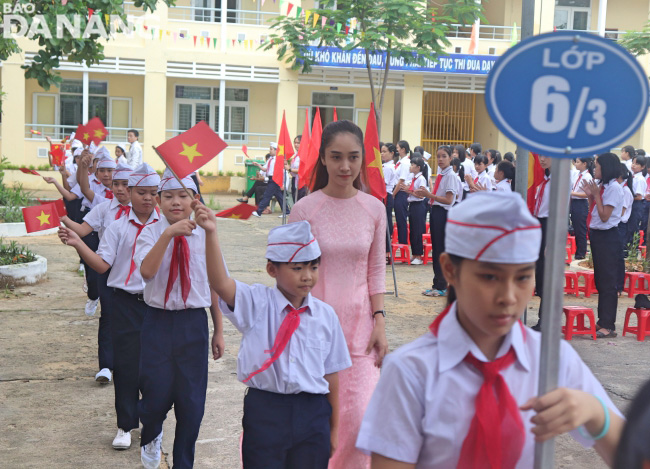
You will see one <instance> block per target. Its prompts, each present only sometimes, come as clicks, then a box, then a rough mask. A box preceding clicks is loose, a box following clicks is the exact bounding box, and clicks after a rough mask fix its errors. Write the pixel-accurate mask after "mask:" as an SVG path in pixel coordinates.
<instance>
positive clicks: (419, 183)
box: [406, 173, 428, 202]
mask: <svg viewBox="0 0 650 469" xmlns="http://www.w3.org/2000/svg"><path fill="white" fill-rule="evenodd" d="M411 174H412V176H411V180H410V181H409V183H408V184H409V185H408V187H409V188H410V187H411V183H412V182H413V180H414V179H415V183H414V184H413V191H416V190H418V189H419V188H420V187H423V186H424V187H428V186H427V180H426V179H424V176H422V173H417V174H413V173H411ZM406 200H408V201H409V202H421V201H422V200H424V197H416V196H414V195H409V196H408V199H406Z"/></svg>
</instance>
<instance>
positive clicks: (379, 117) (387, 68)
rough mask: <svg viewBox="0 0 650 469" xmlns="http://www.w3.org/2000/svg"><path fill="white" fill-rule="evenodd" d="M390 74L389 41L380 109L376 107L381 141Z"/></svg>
mask: <svg viewBox="0 0 650 469" xmlns="http://www.w3.org/2000/svg"><path fill="white" fill-rule="evenodd" d="M389 72H390V40H389V41H388V49H387V50H386V66H385V68H384V77H383V79H382V81H381V92H380V94H379V108H377V106H375V117H376V118H377V133H378V134H379V140H380V141H381V117H382V116H383V111H384V95H385V94H386V85H387V84H388V73H389Z"/></svg>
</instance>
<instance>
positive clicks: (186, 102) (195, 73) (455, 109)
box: [0, 0, 650, 174]
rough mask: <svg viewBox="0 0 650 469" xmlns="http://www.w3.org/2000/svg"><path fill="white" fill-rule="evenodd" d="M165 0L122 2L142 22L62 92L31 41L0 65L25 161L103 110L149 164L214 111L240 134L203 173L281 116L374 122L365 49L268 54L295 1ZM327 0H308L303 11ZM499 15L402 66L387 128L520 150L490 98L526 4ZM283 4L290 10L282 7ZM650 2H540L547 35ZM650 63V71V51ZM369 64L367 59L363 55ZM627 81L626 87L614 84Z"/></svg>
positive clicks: (2, 143) (234, 157) (429, 143)
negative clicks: (294, 60)
mask: <svg viewBox="0 0 650 469" xmlns="http://www.w3.org/2000/svg"><path fill="white" fill-rule="evenodd" d="M176 3H177V5H176V6H174V7H169V8H168V7H167V6H166V5H164V4H163V3H159V5H158V8H157V10H156V11H155V12H154V13H153V14H152V13H148V14H145V13H144V12H143V11H142V10H141V9H138V8H135V7H134V5H133V3H132V2H124V5H125V9H126V12H127V13H128V14H129V15H133V20H134V23H135V24H136V31H135V32H134V33H132V34H130V35H128V36H127V35H122V34H120V35H117V36H116V38H115V39H112V40H110V41H108V42H106V44H105V51H104V53H105V59H104V60H102V61H101V62H100V63H99V64H97V65H93V66H91V67H85V66H84V65H80V64H76V63H73V62H69V61H67V60H63V61H62V62H61V64H60V72H61V75H62V77H63V82H62V84H61V87H60V88H59V89H56V88H52V89H50V90H47V91H45V90H43V89H42V88H40V87H39V86H38V84H37V83H36V80H33V79H30V80H27V79H25V77H24V70H23V69H21V66H22V65H25V64H29V63H30V62H31V61H32V60H33V57H34V55H35V53H36V52H37V50H38V49H37V47H36V44H35V43H34V42H32V41H29V40H27V39H25V38H19V40H18V42H19V45H20V46H21V48H22V49H23V52H22V53H21V54H15V55H12V56H11V57H10V58H9V59H8V60H7V61H6V62H3V63H2V64H1V66H0V69H1V76H0V86H1V87H2V91H3V92H5V93H6V94H5V96H4V98H3V111H4V112H3V115H2V118H1V120H2V122H1V129H2V130H1V139H0V148H1V150H0V151H1V154H2V155H3V156H5V157H7V158H8V159H9V161H10V162H11V163H13V164H25V165H40V164H45V163H47V142H46V141H45V140H44V138H43V137H42V136H39V135H34V134H32V133H31V132H30V131H31V130H32V129H33V130H37V131H41V132H42V133H43V134H44V135H50V136H52V137H53V138H62V136H64V135H67V134H69V133H70V132H71V131H72V130H74V128H75V127H76V125H77V124H78V123H80V122H85V121H86V120H87V119H89V118H91V117H93V116H99V117H100V118H101V119H102V120H103V121H104V123H105V124H106V126H107V128H108V130H109V132H110V136H109V140H108V142H107V146H108V147H109V148H110V149H111V151H112V149H113V148H114V146H115V144H116V143H120V142H126V131H127V130H128V129H129V128H135V129H137V130H138V131H139V132H140V141H141V143H142V146H143V149H144V157H145V161H147V162H149V163H150V164H152V165H153V166H154V167H156V168H161V167H162V163H161V162H160V161H159V160H158V158H157V157H156V155H155V154H154V152H153V150H152V149H151V146H152V145H159V144H161V143H162V142H164V141H165V140H167V139H169V138H171V137H173V136H174V135H177V134H178V133H179V132H181V131H183V130H186V129H188V128H190V127H191V126H192V125H193V124H195V123H196V122H199V121H200V120H205V121H206V122H207V123H208V124H209V125H210V126H211V127H212V128H213V129H214V130H215V131H216V132H218V133H219V134H220V135H221V136H222V138H224V140H226V142H227V143H228V144H229V147H228V149H227V150H225V151H224V152H223V153H222V154H221V155H219V157H218V158H215V159H214V160H213V161H211V162H210V163H208V164H207V165H206V167H205V168H204V170H205V171H210V172H214V173H215V174H216V173H217V172H218V171H223V172H224V173H226V172H230V171H232V172H240V171H244V156H243V152H242V150H241V148H242V145H244V144H245V145H247V146H248V149H249V154H251V155H252V156H259V157H262V156H263V155H264V154H265V153H266V152H267V151H268V144H269V142H271V141H275V140H276V135H277V134H278V132H279V128H280V123H281V119H282V114H283V112H286V119H287V123H288V127H289V132H290V133H291V135H292V136H295V135H296V134H298V133H301V132H302V129H303V124H304V120H305V114H306V112H305V110H306V109H308V110H310V112H309V116H310V119H311V117H312V116H313V113H314V112H315V109H316V107H319V108H320V110H321V116H322V120H323V123H324V124H326V123H327V122H329V121H331V120H332V114H333V109H334V107H336V109H337V113H338V116H339V118H340V119H350V120H353V121H354V122H356V123H357V124H359V125H360V126H361V127H362V128H365V124H366V119H367V117H368V112H369V107H370V102H371V98H370V85H369V83H368V76H367V72H366V69H365V66H363V60H365V57H364V56H363V54H361V53H359V54H355V53H354V52H352V53H348V54H345V53H342V52H341V51H340V50H336V49H331V50H318V49H316V48H315V49H314V54H316V57H317V59H318V60H319V65H318V66H316V67H314V70H313V72H312V73H309V74H301V73H299V72H296V71H292V70H290V69H289V68H288V66H287V64H285V63H282V62H279V61H278V60H277V57H276V53H275V51H274V50H269V51H262V50H260V49H259V48H258V46H259V45H260V43H263V42H265V41H267V38H268V34H269V31H270V28H269V24H270V23H269V20H272V19H273V18H274V17H276V16H278V15H280V14H286V13H287V9H288V8H289V2H284V3H282V6H281V3H280V2H279V1H277V2H275V1H271V0H265V1H262V0H256V1H255V0H177V2H176ZM317 3H318V2H317V0H316V1H315V0H303V1H302V3H301V2H300V0H296V2H295V3H294V4H292V10H291V14H292V15H295V13H296V12H297V10H298V7H300V8H301V9H302V13H301V14H302V15H303V16H304V15H305V12H306V11H309V10H310V9H312V8H315V7H316V6H317ZM484 7H485V16H486V18H487V20H488V22H489V23H488V24H481V25H480V27H479V30H478V31H479V34H478V48H477V50H476V54H475V55H471V56H470V55H468V49H469V45H470V35H471V29H472V28H471V26H460V25H458V26H457V27H455V28H453V29H452V31H451V33H450V36H449V39H450V41H451V44H452V45H451V47H450V48H449V50H448V52H449V53H450V56H449V57H448V58H446V59H445V60H441V61H440V63H438V64H429V65H428V66H424V67H420V68H417V67H415V68H413V67H411V68H409V67H400V64H399V63H396V64H395V67H394V69H393V70H392V71H391V73H390V78H389V82H388V86H387V91H386V96H385V99H384V106H383V112H382V121H381V129H380V134H381V135H380V137H381V139H382V140H384V141H393V142H395V141H397V140H399V139H405V140H407V141H409V142H410V143H411V146H412V147H413V146H415V145H418V144H422V145H423V146H424V147H425V148H426V149H427V150H428V151H430V152H432V153H434V152H433V151H432V150H433V149H434V148H435V147H436V146H437V145H439V144H441V143H463V144H465V145H469V144H470V143H472V142H475V141H478V142H481V143H482V144H483V146H484V148H496V149H498V150H500V151H501V152H505V151H514V148H515V145H514V144H513V143H512V142H510V141H509V140H508V139H506V137H505V136H504V135H503V134H502V133H501V132H499V131H498V130H497V128H496V127H495V125H494V124H493V123H492V122H491V120H490V118H489V116H488V114H487V111H486V107H485V104H484V99H483V94H484V88H485V82H486V77H487V73H488V71H489V69H490V67H491V65H492V64H493V63H494V61H495V60H496V58H497V57H498V56H499V55H501V54H503V53H504V52H505V51H506V50H507V49H508V48H509V47H510V46H511V41H512V38H513V29H514V28H515V23H516V25H517V26H516V28H517V31H516V37H517V38H520V37H521V34H520V31H519V25H520V23H521V0H490V1H489V2H487V1H486V2H485V5H484ZM280 8H282V11H280ZM649 11H650V0H616V1H613V0H609V2H607V0H537V1H536V8H535V33H536V34H537V33H542V32H548V31H553V30H554V28H557V29H573V30H587V31H592V32H595V31H597V29H598V28H599V27H601V28H602V25H603V23H604V27H605V30H606V35H607V36H608V37H611V38H612V39H616V38H618V37H619V36H620V35H622V34H623V33H624V32H626V31H628V30H640V29H641V28H642V27H643V25H644V23H645V22H646V21H647V19H648V12H649ZM640 61H641V63H642V65H643V66H644V68H645V69H646V70H648V75H650V67H649V64H648V57H647V56H645V57H641V58H640ZM360 62H361V63H360ZM613 86H615V84H613ZM625 143H629V144H632V145H634V146H635V147H642V148H643V147H645V148H646V149H650V125H649V124H648V123H647V122H646V123H644V125H643V126H642V127H641V128H640V130H639V131H638V132H637V133H636V134H635V135H634V136H633V137H632V138H630V140H629V142H625Z"/></svg>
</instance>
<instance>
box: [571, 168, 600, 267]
mask: <svg viewBox="0 0 650 469" xmlns="http://www.w3.org/2000/svg"><path fill="white" fill-rule="evenodd" d="M574 165H575V167H576V170H577V172H576V176H575V178H574V179H573V180H572V181H571V202H570V205H569V214H570V216H571V225H572V226H573V233H574V236H575V239H576V255H575V258H576V259H584V258H585V256H586V255H587V217H588V215H589V202H587V194H585V191H584V190H582V183H583V182H585V181H587V182H588V181H591V180H592V179H593V175H594V166H595V163H594V159H593V157H591V156H586V157H585V156H581V157H579V158H576V159H575V162H574Z"/></svg>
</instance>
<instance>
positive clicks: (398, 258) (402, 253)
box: [391, 244, 411, 265]
mask: <svg viewBox="0 0 650 469" xmlns="http://www.w3.org/2000/svg"><path fill="white" fill-rule="evenodd" d="M391 247H392V249H393V262H401V263H402V264H404V263H406V264H409V265H411V247H410V246H409V245H408V244H393V245H392V246H391ZM397 251H399V255H397Z"/></svg>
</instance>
